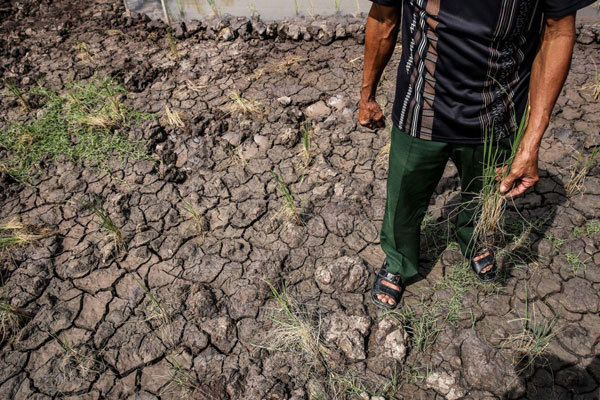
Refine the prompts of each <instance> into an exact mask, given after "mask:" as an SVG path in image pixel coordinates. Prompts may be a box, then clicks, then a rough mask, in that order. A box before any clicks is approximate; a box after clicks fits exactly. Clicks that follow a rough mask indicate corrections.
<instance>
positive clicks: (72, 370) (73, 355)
mask: <svg viewBox="0 0 600 400" xmlns="http://www.w3.org/2000/svg"><path fill="white" fill-rule="evenodd" d="M51 336H52V337H54V339H55V340H56V341H57V342H58V344H59V345H60V347H62V349H63V350H64V354H63V355H62V357H61V359H60V361H59V370H60V372H61V373H62V374H63V376H64V377H65V379H71V378H73V377H74V375H75V374H76V371H80V373H81V375H84V376H89V375H98V374H100V373H102V372H103V371H104V369H105V365H104V363H102V362H101V361H99V360H97V359H96V358H94V357H91V356H89V355H87V354H85V353H84V352H83V351H80V350H77V349H75V348H74V347H73V345H72V344H71V343H70V342H69V340H68V339H67V338H66V336H65V335H61V336H60V337H59V336H57V335H54V334H51Z"/></svg>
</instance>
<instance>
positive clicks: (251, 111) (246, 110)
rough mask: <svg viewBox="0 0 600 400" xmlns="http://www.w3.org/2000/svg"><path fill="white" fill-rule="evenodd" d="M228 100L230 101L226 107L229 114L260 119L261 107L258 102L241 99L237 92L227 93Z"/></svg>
mask: <svg viewBox="0 0 600 400" xmlns="http://www.w3.org/2000/svg"><path fill="white" fill-rule="evenodd" d="M229 98H230V99H231V103H230V104H229V107H228V108H229V113H230V114H232V115H235V114H242V115H245V116H247V117H258V118H262V116H263V106H262V104H260V103H259V102H258V101H255V100H250V99H245V98H243V97H242V95H241V94H240V93H239V92H238V91H237V90H232V91H231V92H229Z"/></svg>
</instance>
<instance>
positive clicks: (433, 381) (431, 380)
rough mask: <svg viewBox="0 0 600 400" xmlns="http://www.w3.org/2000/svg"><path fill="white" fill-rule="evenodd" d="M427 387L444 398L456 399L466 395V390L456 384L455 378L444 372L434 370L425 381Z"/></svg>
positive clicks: (448, 399)
mask: <svg viewBox="0 0 600 400" xmlns="http://www.w3.org/2000/svg"><path fill="white" fill-rule="evenodd" d="M425 383H426V384H427V387H429V388H431V389H433V390H435V391H436V392H438V393H439V394H441V395H443V396H444V397H445V398H446V400H458V399H461V398H463V397H464V396H465V395H466V392H465V391H464V390H463V389H461V388H459V387H457V386H456V378H455V377H454V376H451V375H449V374H448V373H446V372H434V373H432V374H431V375H429V376H428V377H427V380H426V381H425Z"/></svg>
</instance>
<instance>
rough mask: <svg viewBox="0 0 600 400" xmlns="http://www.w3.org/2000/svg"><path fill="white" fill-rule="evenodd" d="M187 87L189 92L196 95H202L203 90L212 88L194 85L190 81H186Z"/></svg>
mask: <svg viewBox="0 0 600 400" xmlns="http://www.w3.org/2000/svg"><path fill="white" fill-rule="evenodd" d="M185 85H186V87H187V88H188V89H189V90H191V91H193V92H196V93H200V92H201V91H202V89H206V88H208V87H210V85H201V84H199V83H194V82H192V81H191V80H189V79H188V80H186V81H185Z"/></svg>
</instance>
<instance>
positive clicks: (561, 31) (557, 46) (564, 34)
mask: <svg viewBox="0 0 600 400" xmlns="http://www.w3.org/2000/svg"><path fill="white" fill-rule="evenodd" d="M574 19H575V16H574V15H569V16H566V17H563V18H561V19H560V20H551V19H548V20H546V24H545V27H544V33H543V37H542V42H541V46H540V49H539V51H538V53H537V55H536V57H535V60H534V62H533V66H532V69H531V81H530V86H529V104H530V114H529V121H528V125H527V129H526V131H525V135H524V136H523V139H522V141H521V146H520V149H519V150H520V151H521V152H522V153H525V154H530V155H532V156H535V157H537V154H538V150H539V146H540V142H541V140H542V136H543V135H544V132H545V131H546V128H547V127H548V123H549V121H550V115H551V114H552V109H553V108H554V105H555V103H556V99H557V98H558V96H559V94H560V91H561V89H562V87H563V84H564V82H565V79H566V78H567V74H568V72H569V67H570V65H571V56H572V53H573V46H574V43H575V21H574Z"/></svg>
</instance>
